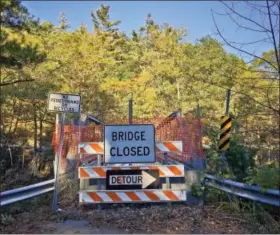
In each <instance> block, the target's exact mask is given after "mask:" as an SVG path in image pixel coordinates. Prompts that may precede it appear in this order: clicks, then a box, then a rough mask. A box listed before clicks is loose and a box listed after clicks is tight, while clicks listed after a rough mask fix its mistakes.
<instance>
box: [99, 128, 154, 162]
mask: <svg viewBox="0 0 280 235" xmlns="http://www.w3.org/2000/svg"><path fill="white" fill-rule="evenodd" d="M104 160H105V163H151V162H155V161H156V159H155V127H154V125H150V124H143V125H137V124H133V125H105V127H104Z"/></svg>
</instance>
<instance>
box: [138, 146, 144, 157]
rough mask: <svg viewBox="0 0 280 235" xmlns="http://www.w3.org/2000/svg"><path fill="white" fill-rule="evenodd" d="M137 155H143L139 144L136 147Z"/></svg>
mask: <svg viewBox="0 0 280 235" xmlns="http://www.w3.org/2000/svg"><path fill="white" fill-rule="evenodd" d="M137 155H138V156H143V153H142V147H141V146H139V147H137Z"/></svg>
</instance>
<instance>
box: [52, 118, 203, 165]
mask: <svg viewBox="0 0 280 235" xmlns="http://www.w3.org/2000/svg"><path fill="white" fill-rule="evenodd" d="M127 123H128V122H127V119H120V120H118V121H116V122H113V123H112V122H111V123H110V124H127ZM133 123H134V124H154V126H155V130H156V131H155V134H156V141H176V140H177V141H182V143H183V152H182V153H168V156H169V158H171V159H173V160H177V161H188V160H192V159H194V158H200V159H204V158H205V154H204V151H203V148H202V131H201V130H202V129H201V128H202V126H201V120H200V118H198V117H193V116H188V117H187V118H179V117H176V118H165V119H162V118H139V119H135V120H133ZM103 131H104V125H93V124H92V125H90V126H75V125H65V126H64V140H63V148H62V158H61V159H60V163H61V167H62V168H65V167H66V159H67V158H69V157H70V158H72V159H73V158H75V159H76V161H77V162H78V163H79V162H81V161H82V162H83V161H84V162H87V160H93V159H96V156H94V155H87V156H85V155H83V158H81V159H80V157H79V156H78V144H79V143H81V142H103V138H104V133H103ZM59 136H60V126H59V125H57V126H56V131H55V133H54V134H53V141H52V144H53V147H54V150H55V153H57V150H58V145H59ZM156 155H157V160H158V161H161V160H162V159H163V153H157V154H156Z"/></svg>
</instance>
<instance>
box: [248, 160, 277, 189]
mask: <svg viewBox="0 0 280 235" xmlns="http://www.w3.org/2000/svg"><path fill="white" fill-rule="evenodd" d="M246 182H247V183H249V184H256V185H259V186H261V187H262V188H263V189H264V190H267V189H279V187H280V168H275V167H273V166H263V167H258V168H254V169H252V170H251V171H250V172H249V175H248V176H247V177H246Z"/></svg>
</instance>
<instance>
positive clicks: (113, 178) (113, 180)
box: [112, 176, 117, 184]
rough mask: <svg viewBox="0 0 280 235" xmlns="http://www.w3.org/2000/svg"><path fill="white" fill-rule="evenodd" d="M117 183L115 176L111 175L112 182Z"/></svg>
mask: <svg viewBox="0 0 280 235" xmlns="http://www.w3.org/2000/svg"><path fill="white" fill-rule="evenodd" d="M115 183H117V178H116V177H115V176H112V184H115Z"/></svg>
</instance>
